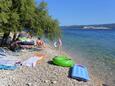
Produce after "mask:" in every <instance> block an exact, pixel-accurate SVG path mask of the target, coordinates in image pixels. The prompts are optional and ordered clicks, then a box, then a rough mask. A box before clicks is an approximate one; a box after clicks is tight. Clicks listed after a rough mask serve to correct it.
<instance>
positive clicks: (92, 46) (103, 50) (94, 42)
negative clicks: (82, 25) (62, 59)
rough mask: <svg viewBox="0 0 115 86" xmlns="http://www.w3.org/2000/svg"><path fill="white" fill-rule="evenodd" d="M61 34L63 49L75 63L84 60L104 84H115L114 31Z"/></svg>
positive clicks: (63, 30)
mask: <svg viewBox="0 0 115 86" xmlns="http://www.w3.org/2000/svg"><path fill="white" fill-rule="evenodd" d="M62 34H63V36H62V39H63V44H64V45H63V46H64V49H65V50H66V52H69V53H70V54H72V56H73V58H74V59H76V62H78V61H79V60H78V57H79V58H80V59H84V60H85V62H83V64H85V65H87V66H88V67H89V65H90V66H91V67H92V69H93V72H94V73H95V74H97V75H98V76H101V78H102V79H103V80H104V81H105V82H106V83H109V84H111V85H113V84H115V30H78V29H76V30H75V29H62ZM76 57H77V58H76Z"/></svg>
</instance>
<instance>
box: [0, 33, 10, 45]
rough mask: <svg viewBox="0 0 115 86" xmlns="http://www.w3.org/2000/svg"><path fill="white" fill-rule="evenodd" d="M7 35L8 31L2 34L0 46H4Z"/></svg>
mask: <svg viewBox="0 0 115 86" xmlns="http://www.w3.org/2000/svg"><path fill="white" fill-rule="evenodd" d="M9 35H10V31H8V32H5V33H4V35H3V37H2V40H1V45H0V46H3V45H6V42H7V40H8V37H9Z"/></svg>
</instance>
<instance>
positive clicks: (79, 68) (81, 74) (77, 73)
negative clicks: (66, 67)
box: [71, 65, 90, 82]
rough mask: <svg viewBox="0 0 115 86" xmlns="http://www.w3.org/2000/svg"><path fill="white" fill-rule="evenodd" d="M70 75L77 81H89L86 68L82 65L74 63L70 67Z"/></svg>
mask: <svg viewBox="0 0 115 86" xmlns="http://www.w3.org/2000/svg"><path fill="white" fill-rule="evenodd" d="M71 77H72V78H74V79H77V80H79V81H85V82H86V81H89V80H90V78H89V75H88V71H87V68H86V67H85V66H83V65H74V66H73V67H72V73H71Z"/></svg>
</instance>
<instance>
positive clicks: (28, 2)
mask: <svg viewBox="0 0 115 86" xmlns="http://www.w3.org/2000/svg"><path fill="white" fill-rule="evenodd" d="M34 2H35V1H34V0H0V31H3V32H7V31H10V32H18V31H22V30H23V29H24V28H28V29H29V30H30V33H34V34H35V35H40V36H42V35H45V36H46V37H47V38H49V39H54V38H56V37H58V36H60V29H59V23H58V21H57V20H53V19H52V17H50V16H49V14H48V9H47V3H46V2H41V3H40V4H39V5H38V6H36V5H35V3H34Z"/></svg>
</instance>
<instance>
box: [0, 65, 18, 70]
mask: <svg viewBox="0 0 115 86" xmlns="http://www.w3.org/2000/svg"><path fill="white" fill-rule="evenodd" d="M16 68H17V67H16V66H7V65H0V69H1V70H15V69H16Z"/></svg>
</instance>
